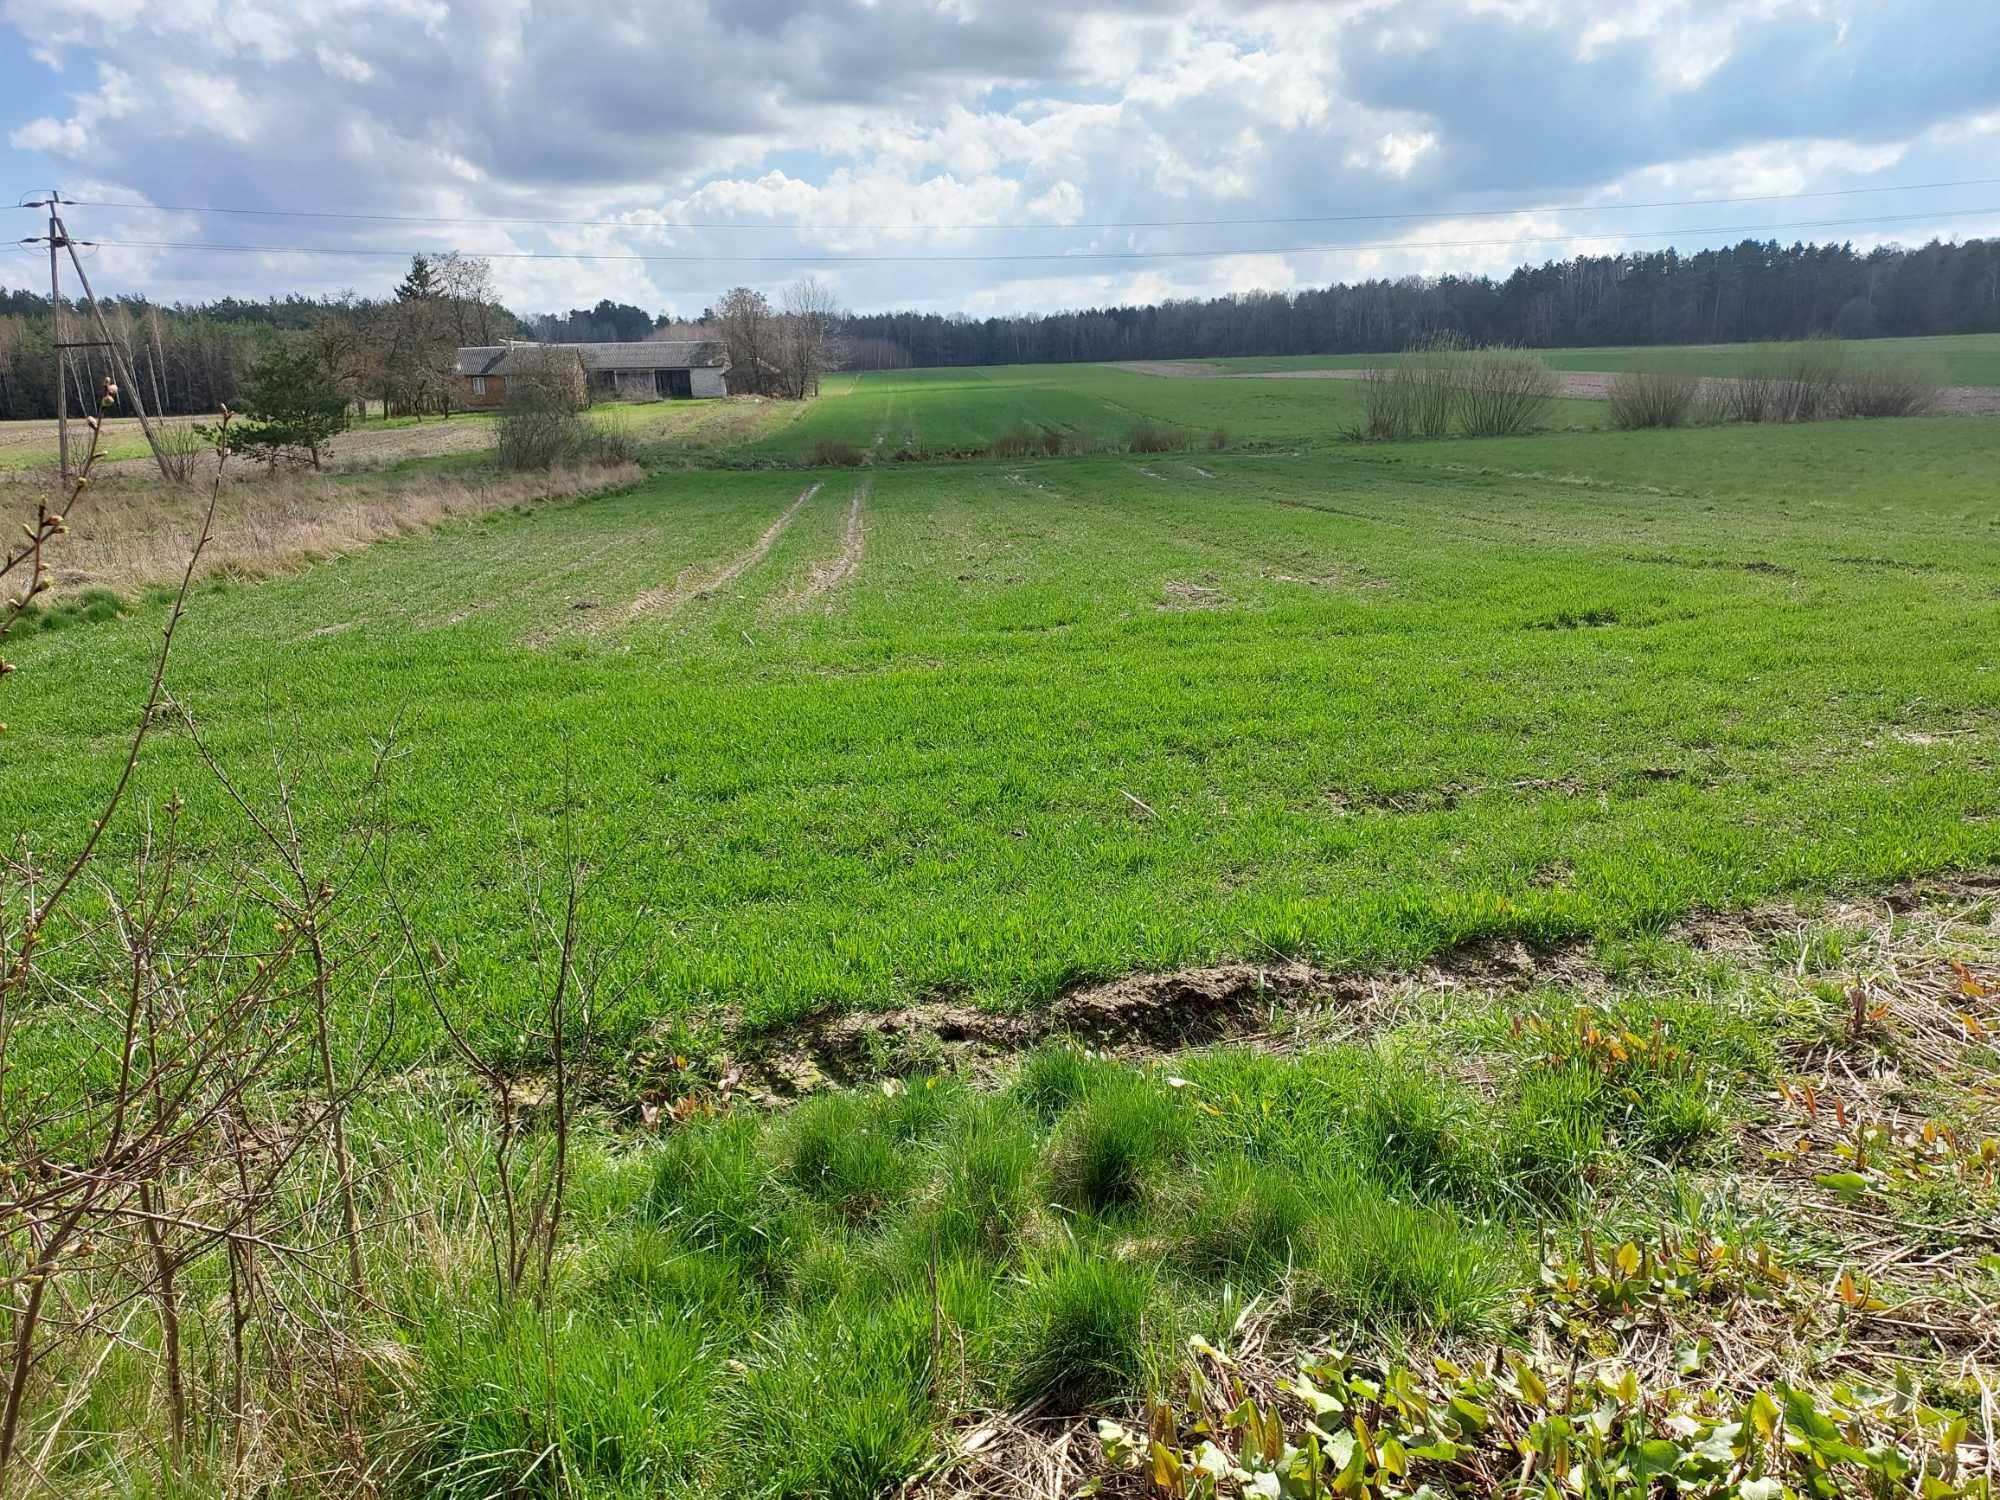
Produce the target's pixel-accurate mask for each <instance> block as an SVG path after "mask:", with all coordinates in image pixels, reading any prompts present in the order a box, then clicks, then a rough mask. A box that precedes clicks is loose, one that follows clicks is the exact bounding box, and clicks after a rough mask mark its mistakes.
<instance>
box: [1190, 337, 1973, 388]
mask: <svg viewBox="0 0 2000 1500" xmlns="http://www.w3.org/2000/svg"><path fill="white" fill-rule="evenodd" d="M1756 347H1757V346H1756V345H1753V344H1693V345H1679V344H1676V345H1671V346H1662V347H1658V348H1605V349H1544V350H1539V351H1537V352H1538V353H1540V354H1541V356H1542V358H1543V359H1545V360H1547V361H1548V364H1549V367H1550V368H1551V369H1555V370H1610V371H1617V370H1629V369H1632V368H1634V367H1635V366H1640V365H1647V364H1654V363H1658V362H1659V361H1661V360H1669V361H1672V362H1674V363H1675V364H1676V365H1684V366H1686V367H1687V368H1689V369H1691V370H1693V371H1694V372H1695V373H1696V374H1699V375H1736V374H1739V373H1741V371H1742V369H1743V364H1744V361H1745V360H1746V359H1747V358H1748V357H1749V355H1750V353H1751V351H1752V350H1753V349H1755V348H1756ZM1848 347H1849V349H1850V351H1852V352H1854V353H1855V354H1856V355H1857V357H1866V358H1869V359H1881V360H1886V361H1891V362H1895V361H1905V360H1908V361H1917V362H1920V363H1921V364H1923V365H1924V366H1925V367H1926V368H1928V369H1934V370H1936V371H1937V374H1938V377H1939V379H1941V380H1942V381H1943V382H1944V383H1945V384H1946V385H1970V386H2000V333H1973V334H1958V335H1953V336H1951V337H1946V338H1907V339H1865V340H1851V341H1850V342H1849V345H1848ZM1381 362H1382V356H1381V355H1379V354H1326V355H1319V354H1313V355H1298V356H1280V357H1264V358H1249V359H1221V360H1216V361H1215V363H1216V364H1218V365H1223V366H1226V367H1227V368H1229V369H1232V370H1242V371H1278V370H1363V369H1367V368H1368V367H1370V366H1371V365H1378V364H1380V363H1381Z"/></svg>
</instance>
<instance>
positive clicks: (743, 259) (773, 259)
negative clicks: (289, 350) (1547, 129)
mask: <svg viewBox="0 0 2000 1500" xmlns="http://www.w3.org/2000/svg"><path fill="white" fill-rule="evenodd" d="M1974 215H1978V216H1986V215H2000V208H1968V209H1948V210H1934V211H1932V212H1929V213H1916V214H1889V215H1883V216H1877V217H1873V218H1859V219H1803V220H1794V221H1792V222H1790V223H1783V224H1704V225H1694V224H1690V225H1686V226H1684V227H1682V228H1678V229H1626V230H1617V231H1613V232H1610V233H1606V234H1528V235H1510V236H1508V237H1506V238H1503V239H1484V240H1356V241H1353V242H1351V243H1346V244H1330V245H1328V244H1322V245H1249V246H1234V247H1222V248H1214V249H1201V250H1078V251H1040V252H1011V253H997V254H964V255H849V254H830V255H828V254H800V255H713V254H701V255H695V254H680V253H673V254H669V253H659V254H650V255H648V254H637V253H631V252H610V251H588V250H460V251H457V252H456V253H458V254H462V255H465V256H468V257H474V258H478V259H484V260H575V261H639V262H661V263H666V262H686V263H689V264H711V263H726V264H732V265H787V266H792V265H927V264H937V265H947V264H961V263H967V262H987V261H1044V262H1048V261H1059V262H1069V263H1072V264H1074V263H1076V262H1079V261H1093V260H1224V259H1227V258H1229V257H1231V256H1239V255H1351V254H1357V253H1362V252H1366V251H1371V250H1464V249H1475V248H1493V247H1496V246H1506V245H1550V244H1568V243H1573V242H1579V241H1592V240H1625V239H1657V238H1662V237H1667V238H1671V237H1674V236H1680V235H1689V236H1694V235H1716V234H1769V233H1771V232H1773V231H1774V230H1795V229H1835V228H1841V227H1845V226H1852V225H1861V224H1900V223H1907V222H1910V221H1912V220H1926V221H1930V222H1936V221H1937V220H1940V219H1953V218H1966V217H1969V216H1974ZM628 227H638V226H628ZM24 243H26V242H25V241H24ZM77 243H78V244H80V245H82V244H90V245H112V246H118V247H120V248H125V249H138V250H220V251H231V252H236V253H241V254H251V255H329V256H345V257H352V256H391V257H394V258H396V259H399V260H402V259H408V258H410V257H411V256H416V255H434V254H439V253H443V252H441V251H439V250H438V249H437V248H436V247H432V248H429V249H425V250H407V249H404V250H388V249H378V248H373V247H354V248H349V249H342V248H338V247H335V246H330V245H225V244H214V243H210V242H208V241H205V240H127V239H101V238H100V239H95V240H79V241H77Z"/></svg>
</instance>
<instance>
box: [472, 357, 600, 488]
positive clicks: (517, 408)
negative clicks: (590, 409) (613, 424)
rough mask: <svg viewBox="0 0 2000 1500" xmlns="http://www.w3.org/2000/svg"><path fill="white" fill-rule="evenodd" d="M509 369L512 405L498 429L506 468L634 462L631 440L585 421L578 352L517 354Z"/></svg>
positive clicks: (584, 391)
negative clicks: (576, 354)
mask: <svg viewBox="0 0 2000 1500" xmlns="http://www.w3.org/2000/svg"><path fill="white" fill-rule="evenodd" d="M531 356H539V357H531ZM510 369H511V372H512V373H510V375H509V378H508V392H509V395H510V397H511V404H510V405H509V406H508V408H507V410H506V411H505V412H503V413H502V414H501V417H500V424H499V425H500V434H499V443H498V448H499V456H500V467H501V468H503V469H513V470H526V469H542V470H547V469H555V468H575V467H577V466H579V465H582V464H624V463H630V462H631V461H632V457H633V455H632V444H631V442H630V440H629V439H627V438H626V437H624V436H623V435H622V434H620V433H617V432H612V431H608V430H606V429H604V428H601V427H596V426H593V425H592V424H591V423H589V422H588V421H586V420H585V419H584V415H583V408H584V403H585V402H586V400H587V399H588V387H587V385H586V383H585V380H584V375H583V367H582V365H581V364H580V363H578V361H577V358H576V356H575V354H574V353H573V352H571V351H568V350H565V349H563V348H562V346H560V345H551V346H550V347H548V348H546V349H537V350H525V349H517V350H516V351H515V352H514V356H513V364H512V365H511V366H510Z"/></svg>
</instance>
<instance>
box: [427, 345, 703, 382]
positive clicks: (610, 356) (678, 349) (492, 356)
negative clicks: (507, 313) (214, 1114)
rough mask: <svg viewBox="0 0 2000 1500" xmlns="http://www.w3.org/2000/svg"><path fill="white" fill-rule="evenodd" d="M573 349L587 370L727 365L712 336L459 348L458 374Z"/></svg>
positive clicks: (500, 371)
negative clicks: (623, 342) (514, 357)
mask: <svg viewBox="0 0 2000 1500" xmlns="http://www.w3.org/2000/svg"><path fill="white" fill-rule="evenodd" d="M530 352H532V353H534V354H537V355H543V356H546V354H548V353H554V352H560V353H570V352H574V353H575V354H576V356H577V358H579V359H580V360H582V361H583V367H584V368H585V369H586V370H720V369H726V368H728V365H729V360H728V358H727V357H726V356H725V355H724V353H723V351H722V345H721V344H719V343H716V342H715V341H713V340H711V339H660V340H656V341H652V342H648V343H640V344H488V345H479V346H475V347H470V348H465V349H460V350H459V351H458V363H457V366H456V368H457V370H458V373H459V374H461V375H505V374H507V373H508V371H507V360H508V357H509V356H510V355H515V356H526V355H528V354H529V353H530Z"/></svg>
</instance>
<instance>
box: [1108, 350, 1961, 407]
mask: <svg viewBox="0 0 2000 1500" xmlns="http://www.w3.org/2000/svg"><path fill="white" fill-rule="evenodd" d="M1112 368H1113V369H1115V370H1129V371H1130V372H1131V373H1132V374H1134V375H1157V376H1160V377H1163V378H1165V379H1168V380H1359V379H1361V377H1362V376H1364V375H1366V374H1367V373H1368V372H1367V371H1366V370H1232V369H1230V368H1229V367H1228V366H1227V365H1219V364H1216V363H1215V362H1214V361H1212V360H1204V359H1160V360H1127V361H1124V362H1122V363H1119V364H1115V365H1113V366H1112ZM1550 373H1551V374H1552V375H1554V376H1555V379H1556V394H1557V395H1559V396H1567V397H1569V398H1570V399H1571V400H1574V401H1608V400H1609V399H1610V398H1611V382H1612V381H1613V380H1615V379H1617V376H1615V375H1614V374H1612V373H1611V372H1610V371H1608V370H1553V371H1551V372H1550ZM1725 381H1726V377H1724V376H1716V375H1712V376H1709V377H1708V379H1707V381H1706V382H1705V383H1707V384H1710V385H1720V384H1723V383H1725ZM1938 410H1939V411H1944V412H1978V413H1982V414H1990V413H2000V387H1996V386H1985V385H1954V386H1947V387H1946V388H1945V389H1944V390H1942V391H1940V392H1939V393H1938Z"/></svg>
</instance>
